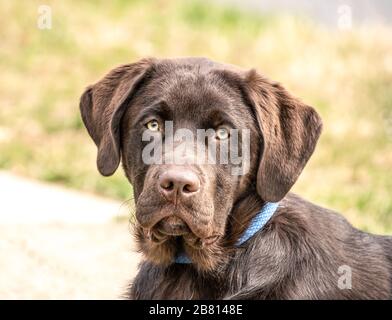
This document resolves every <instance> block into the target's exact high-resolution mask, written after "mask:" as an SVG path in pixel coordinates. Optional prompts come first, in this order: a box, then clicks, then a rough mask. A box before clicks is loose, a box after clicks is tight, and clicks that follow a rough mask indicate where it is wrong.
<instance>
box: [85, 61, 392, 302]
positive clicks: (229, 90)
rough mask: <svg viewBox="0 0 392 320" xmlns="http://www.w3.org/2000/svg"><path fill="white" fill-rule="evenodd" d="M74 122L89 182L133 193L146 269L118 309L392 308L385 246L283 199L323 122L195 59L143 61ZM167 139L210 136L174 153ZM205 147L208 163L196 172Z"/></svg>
mask: <svg viewBox="0 0 392 320" xmlns="http://www.w3.org/2000/svg"><path fill="white" fill-rule="evenodd" d="M80 110H81V114H82V118H83V122H84V124H85V126H86V127H87V130H88V132H89V134H90V136H91V138H92V139H93V140H94V142H95V144H96V145H97V147H98V157H97V165H98V170H99V172H100V173H101V174H102V175H104V176H109V175H111V174H113V173H114V172H115V170H116V169H117V168H118V166H119V163H120V160H121V161H122V164H123V168H124V171H125V175H126V177H127V178H128V180H129V182H130V183H131V184H132V186H133V192H134V198H135V201H136V220H137V222H136V224H135V234H136V238H137V243H138V245H139V248H140V251H141V252H142V253H143V254H144V257H145V261H144V262H142V263H141V265H140V271H139V273H138V275H137V276H136V278H135V279H134V281H133V283H132V284H131V285H130V288H129V292H128V294H127V296H128V297H129V298H131V299H390V298H392V237H387V236H377V235H371V234H368V233H364V232H361V231H359V230H357V229H355V228H353V227H352V226H351V225H350V224H349V223H348V222H347V221H346V220H345V219H344V218H343V217H342V216H341V215H339V214H337V213H335V212H333V211H331V210H328V209H324V208H321V207H319V206H317V205H314V204H312V203H309V202H307V201H305V200H303V199H301V198H300V197H298V196H296V195H293V194H290V193H289V191H290V189H291V187H292V186H293V184H294V183H295V181H296V180H297V178H298V176H299V175H300V173H301V171H302V170H303V168H304V166H305V165H306V163H307V161H308V160H309V158H310V156H311V155H312V153H313V150H314V148H315V146H316V143H317V140H318V138H319V135H320V133H321V128H322V122H321V119H320V117H319V115H318V114H317V112H316V111H315V110H314V109H313V108H312V107H310V106H308V105H306V104H304V103H303V102H301V101H300V100H298V99H297V98H295V97H293V96H292V95H291V94H289V93H288V92H287V91H286V90H285V89H284V88H283V87H282V86H281V85H280V84H279V83H276V82H273V81H271V80H268V79H267V78H265V77H264V76H262V75H261V74H259V73H258V72H256V71H255V70H250V71H247V70H242V69H239V68H236V67H234V66H231V65H225V64H221V63H217V62H213V61H210V60H208V59H205V58H183V59H143V60H141V61H138V62H136V63H132V64H127V65H123V66H120V67H118V68H115V69H114V70H112V71H110V72H109V73H108V74H107V75H106V76H105V77H104V78H103V79H101V80H100V81H98V82H97V83H96V84H94V85H91V86H89V87H88V88H87V89H86V91H85V92H84V93H83V95H82V97H81V101H80ZM169 127H170V128H169ZM168 128H169V129H171V130H172V132H178V130H183V129H186V130H187V131H186V132H187V133H190V134H196V133H197V134H198V133H199V131H200V130H201V129H205V130H207V131H208V132H209V134H207V135H205V136H204V138H205V139H198V140H197V142H196V143H193V144H192V146H193V147H191V148H190V149H187V151H186V152H184V150H182V152H177V151H176V150H177V149H176V147H177V146H178V145H179V140H178V139H173V138H172V136H171V133H170V132H168ZM233 130H237V131H236V132H237V133H238V134H237V139H234V137H235V135H234V134H232V132H234V131H233ZM246 132H247V136H248V138H249V139H248V140H247V141H246V139H242V138H244V137H245V136H246V134H245V133H246ZM145 135H147V136H148V139H146V136H145ZM231 140H236V142H237V143H236V144H235V143H233V146H234V147H235V146H237V147H239V148H242V147H245V148H242V149H241V150H242V152H241V153H238V154H239V155H241V157H242V156H244V157H242V158H241V159H242V160H244V161H243V162H246V163H245V165H244V166H243V167H242V169H243V170H240V171H238V172H235V170H234V169H235V168H236V167H238V163H234V162H233V161H221V160H222V159H223V158H224V157H223V156H222V155H221V154H220V153H219V150H223V149H224V147H223V146H224V145H226V146H227V143H228V142H229V141H230V146H231V143H232V141H231ZM181 141H182V140H181ZM211 141H212V142H211ZM244 141H245V142H244ZM163 143H165V148H163V147H162V145H163ZM180 144H181V143H180ZM211 146H214V147H216V148H217V149H216V152H215V155H216V154H217V153H218V154H219V156H218V157H216V158H215V159H217V161H215V162H210V161H204V162H203V161H196V160H198V159H199V156H195V154H196V151H195V150H196V147H197V148H198V147H205V149H201V150H204V153H203V152H202V153H200V154H201V155H206V154H210V151H211V150H210V149H212V147H211ZM246 147H247V148H248V149H249V150H248V151H249V152H248V156H247V157H245V154H246V153H247V152H246ZM146 150H147V151H146ZM151 150H153V152H151ZM157 150H158V151H157ZM173 150H174V151H173ZM197 150H199V149H197ZM228 150H229V152H230V153H231V152H233V150H232V147H229V148H228ZM244 150H245V151H244ZM150 153H158V157H156V158H153V159H155V160H154V161H150V160H151V158H148V157H147V158H148V159H147V160H146V154H150ZM159 153H160V154H159ZM197 155H199V153H197ZM168 158H170V159H171V160H173V159H175V160H178V159H180V158H182V159H185V160H186V161H185V162H182V163H179V162H178V161H164V160H167V159H168ZM245 158H246V159H247V160H248V161H245ZM226 160H227V159H226Z"/></svg>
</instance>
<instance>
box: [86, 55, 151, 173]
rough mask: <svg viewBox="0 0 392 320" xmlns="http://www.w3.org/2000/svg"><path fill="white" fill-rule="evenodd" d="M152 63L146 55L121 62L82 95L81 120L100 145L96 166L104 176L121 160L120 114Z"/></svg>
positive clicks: (113, 170)
mask: <svg viewBox="0 0 392 320" xmlns="http://www.w3.org/2000/svg"><path fill="white" fill-rule="evenodd" d="M152 63H153V60H152V59H143V60H140V61H138V62H136V63H132V64H126V65H122V66H119V67H117V68H115V69H113V70H112V71H110V72H109V73H108V74H107V75H106V76H105V77H104V78H103V79H102V80H100V81H98V82H97V83H96V84H94V85H91V86H89V87H87V89H86V90H85V92H84V93H83V94H82V96H81V98H80V112H81V115H82V120H83V123H84V125H85V126H86V128H87V131H88V133H89V135H90V136H91V138H92V139H93V141H94V142H95V144H96V146H97V147H98V155H97V167H98V170H99V172H100V173H101V174H102V175H104V176H110V175H112V174H113V173H114V172H115V171H116V170H117V168H118V166H119V164H120V158H121V150H120V122H121V118H122V116H123V115H124V112H125V110H126V107H127V105H128V104H129V102H130V100H131V99H132V97H133V95H134V94H135V92H136V90H137V89H138V88H139V87H140V85H141V83H142V81H143V79H144V76H145V74H146V72H147V70H148V69H149V68H150V67H151V66H152Z"/></svg>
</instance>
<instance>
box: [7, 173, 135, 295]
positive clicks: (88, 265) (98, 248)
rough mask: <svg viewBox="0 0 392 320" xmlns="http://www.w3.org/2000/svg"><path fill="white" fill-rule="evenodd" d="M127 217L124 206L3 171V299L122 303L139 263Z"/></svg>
mask: <svg viewBox="0 0 392 320" xmlns="http://www.w3.org/2000/svg"><path fill="white" fill-rule="evenodd" d="M126 214H127V207H126V205H122V204H121V203H119V202H115V201H111V200H107V199H102V198H99V197H96V196H93V195H90V194H84V193H79V192H75V191H71V190H67V189H64V188H61V187H57V186H53V185H47V184H43V183H37V182H35V181H31V180H28V179H25V178H21V177H18V176H14V175H11V174H9V173H6V172H0V299H119V298H121V295H122V294H123V293H124V291H125V288H126V286H127V284H128V283H129V281H130V280H131V278H132V277H133V276H134V275H135V272H136V267H137V263H138V261H139V260H140V255H139V254H137V253H136V252H135V249H134V245H133V242H132V236H131V234H130V231H129V224H128V222H127V219H126V218H124V217H126ZM119 216H121V217H122V218H121V219H117V217H119Z"/></svg>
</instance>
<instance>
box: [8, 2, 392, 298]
mask: <svg viewBox="0 0 392 320" xmlns="http://www.w3.org/2000/svg"><path fill="white" fill-rule="evenodd" d="M0 12H1V17H2V19H1V21H0V39H1V40H0V71H1V72H0V298H116V297H119V294H120V293H121V291H122V290H124V288H125V285H126V282H127V279H130V278H132V276H133V274H134V272H135V268H136V263H137V261H138V259H139V256H138V255H137V254H134V253H132V250H131V248H132V243H131V242H132V241H131V236H130V235H129V230H128V219H129V212H130V211H131V210H129V206H131V205H132V197H131V194H132V191H131V187H130V186H129V184H128V182H127V181H126V180H125V178H124V177H123V175H122V172H121V170H119V172H118V173H116V174H115V175H114V176H113V177H110V178H103V177H101V176H100V175H99V174H98V172H97V171H96V167H95V158H96V149H95V146H94V144H93V142H92V140H90V138H89V137H88V135H87V132H86V130H85V129H84V127H83V125H82V122H81V119H80V115H79V109H78V103H79V97H80V95H81V93H82V92H83V90H84V88H85V87H86V86H87V85H88V84H91V83H93V82H95V81H97V80H98V79H100V78H101V77H102V76H103V75H104V74H105V73H106V72H107V71H109V70H110V69H111V68H113V67H114V66H116V65H119V64H122V63H128V62H132V61H135V60H137V59H140V58H142V57H145V56H156V57H172V56H206V57H209V58H211V59H214V60H219V61H223V62H227V63H231V64H236V65H239V66H242V67H245V68H252V67H256V68H257V69H258V70H260V71H261V72H262V73H264V74H265V75H267V76H268V77H269V78H271V79H274V80H277V81H279V82H281V83H283V84H284V86H285V87H286V88H287V89H288V90H289V91H290V92H292V93H293V94H294V95H296V96H298V97H300V98H301V99H302V100H304V101H305V102H306V103H308V104H310V105H312V106H314V107H315V108H316V109H317V111H318V112H319V113H320V114H321V116H322V118H323V120H324V131H323V134H322V137H321V140H320V142H319V144H318V146H317V148H316V152H315V153H314V155H313V157H312V158H311V160H310V162H309V164H308V166H307V167H306V168H305V170H304V172H303V174H302V176H301V177H300V179H299V180H298V182H297V184H296V185H295V187H294V190H293V191H294V192H296V193H299V194H300V195H302V196H303V197H305V198H307V199H309V200H311V201H313V202H316V203H318V204H321V205H323V206H326V207H329V208H332V209H334V210H337V211H339V212H341V213H342V214H343V215H344V216H345V217H347V219H348V220H349V221H350V222H351V223H352V224H353V225H354V226H356V227H358V228H361V229H363V230H366V231H369V232H374V233H381V234H392V3H391V2H390V1H387V0H385V1H382V0H378V1H377V0H375V1H366V0H356V1H338V0H336V1H328V2H326V1H322V0H317V1H306V0H302V1H288V0H285V1H283V0H274V1H267V0H258V1H256V0H241V1H239V0H227V1H224V0H215V1H212V0H211V1H206V0H205V1H203V0H173V1H170V0H155V1H154V0H133V1H126V0H113V1H103V0H101V1H72V0H67V1H54V0H53V1H45V3H43V1H32V0H30V1H11V0H8V1H6V0H1V1H0ZM36 181H39V182H38V183H37V182H36ZM71 189H72V190H71ZM104 209H105V210H104Z"/></svg>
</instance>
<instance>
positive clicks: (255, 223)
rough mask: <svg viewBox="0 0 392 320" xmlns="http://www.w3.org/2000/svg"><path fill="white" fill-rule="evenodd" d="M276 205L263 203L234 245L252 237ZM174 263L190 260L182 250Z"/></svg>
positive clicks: (271, 214) (277, 203)
mask: <svg viewBox="0 0 392 320" xmlns="http://www.w3.org/2000/svg"><path fill="white" fill-rule="evenodd" d="M278 206H279V202H267V203H265V204H264V206H263V207H262V208H261V210H260V211H259V213H258V214H257V215H256V216H255V217H254V218H253V219H252V221H251V222H250V224H249V227H248V228H247V229H246V230H245V232H244V234H243V235H242V236H241V237H240V238H239V239H238V240H237V243H236V246H237V247H239V246H240V245H242V244H243V243H245V242H246V241H248V240H249V239H250V238H252V237H253V236H254V235H255V233H256V232H257V231H259V230H261V229H262V228H263V227H264V226H265V225H266V223H267V222H268V221H269V220H270V219H271V217H272V216H273V214H274V213H275V211H276V209H277V208H278ZM175 263H180V264H188V263H192V261H191V260H190V259H189V258H188V256H187V255H186V254H185V253H184V252H182V253H180V254H178V255H177V257H176V260H175Z"/></svg>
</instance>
